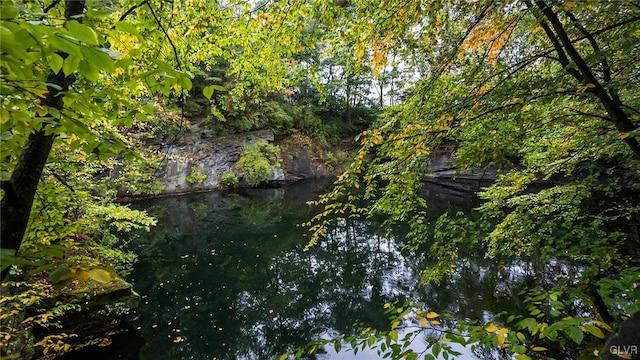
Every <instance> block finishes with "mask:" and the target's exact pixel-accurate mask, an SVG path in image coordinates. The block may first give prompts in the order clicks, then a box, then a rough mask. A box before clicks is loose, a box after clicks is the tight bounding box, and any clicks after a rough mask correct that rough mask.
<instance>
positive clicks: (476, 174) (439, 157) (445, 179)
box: [424, 145, 497, 192]
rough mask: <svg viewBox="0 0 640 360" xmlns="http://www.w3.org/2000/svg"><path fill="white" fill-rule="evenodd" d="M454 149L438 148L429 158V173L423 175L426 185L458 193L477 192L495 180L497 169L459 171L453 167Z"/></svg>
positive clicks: (445, 146)
mask: <svg viewBox="0 0 640 360" xmlns="http://www.w3.org/2000/svg"><path fill="white" fill-rule="evenodd" d="M454 153H455V147H454V146H452V145H441V146H438V147H437V148H436V149H435V151H434V152H433V153H432V154H431V156H429V170H430V171H429V172H428V173H426V174H425V175H424V180H425V181H426V182H428V183H435V184H437V185H440V186H445V187H450V188H452V189H455V190H460V191H472V192H473V191H478V190H480V188H481V187H483V186H487V185H489V184H491V183H493V182H494V181H495V180H496V178H497V173H496V171H497V167H489V168H485V169H480V168H478V169H473V170H467V171H460V170H459V169H458V168H456V165H455V155H454Z"/></svg>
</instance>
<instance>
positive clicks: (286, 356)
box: [280, 353, 289, 360]
mask: <svg viewBox="0 0 640 360" xmlns="http://www.w3.org/2000/svg"><path fill="white" fill-rule="evenodd" d="M288 357H289V353H284V354H282V355H280V360H284V359H286V358H288Z"/></svg>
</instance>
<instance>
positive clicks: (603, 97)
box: [525, 0, 640, 159]
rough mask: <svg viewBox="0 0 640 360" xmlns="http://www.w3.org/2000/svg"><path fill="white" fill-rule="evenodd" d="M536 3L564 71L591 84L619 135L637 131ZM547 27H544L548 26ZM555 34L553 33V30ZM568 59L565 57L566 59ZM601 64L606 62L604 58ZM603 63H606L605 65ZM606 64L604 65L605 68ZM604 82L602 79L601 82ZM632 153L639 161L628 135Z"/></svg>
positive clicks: (544, 5)
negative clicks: (572, 63) (573, 64)
mask: <svg viewBox="0 0 640 360" xmlns="http://www.w3.org/2000/svg"><path fill="white" fill-rule="evenodd" d="M525 4H526V5H527V7H528V8H529V9H533V5H532V3H531V1H530V0H527V1H525ZM535 4H536V5H537V7H538V8H539V9H540V11H541V13H542V15H541V17H538V20H540V22H541V25H542V27H543V29H544V30H545V33H546V34H547V36H548V37H549V40H551V42H552V43H553V44H554V47H555V48H556V51H557V53H558V56H559V59H560V60H561V61H560V63H561V64H562V65H563V66H564V67H565V68H566V69H567V72H569V74H570V75H572V76H574V77H575V78H576V79H577V80H579V81H581V82H584V83H585V84H593V86H594V89H593V93H594V94H595V95H596V97H597V98H598V100H599V101H600V103H601V104H602V106H603V107H604V109H605V111H606V112H607V114H608V115H609V118H610V119H611V122H612V123H613V125H614V126H615V128H616V130H618V131H619V132H620V133H621V134H625V133H629V132H632V131H634V130H636V129H637V128H638V127H637V126H636V125H635V124H634V123H633V121H631V119H630V118H629V116H628V115H627V114H626V113H625V112H624V110H623V109H622V107H623V104H621V103H619V102H618V101H616V99H618V97H617V96H616V95H615V94H613V96H612V95H611V94H609V93H608V92H607V90H606V89H605V86H603V84H602V83H601V82H600V81H599V80H598V79H597V78H596V76H595V74H594V73H593V71H592V70H591V67H589V65H588V64H587V62H586V61H585V59H584V58H583V57H582V56H581V55H580V54H579V53H578V51H577V50H576V48H575V47H574V46H573V43H572V42H571V40H570V39H569V35H568V34H567V32H566V30H565V28H564V25H563V24H562V22H561V21H560V19H559V18H558V16H557V14H556V13H555V12H554V11H553V10H552V8H551V6H550V4H549V3H548V2H547V1H544V0H535ZM546 22H548V24H549V25H550V27H549V25H547V23H546ZM552 29H553V31H555V34H554V32H553V31H552ZM590 41H591V45H592V46H593V47H594V48H595V49H598V48H599V46H598V45H597V43H595V39H594V38H591V39H590ZM567 56H568V58H567ZM569 58H570V59H571V61H573V62H574V63H575V64H576V67H577V71H576V70H575V69H572V68H570V67H568V66H567V65H568V64H569V63H568V61H569ZM603 59H604V60H603V61H606V59H605V58H603ZM605 63H606V62H605ZM608 66H609V65H608V64H607V67H608ZM606 81H607V79H606V77H605V79H604V82H605V83H606ZM623 141H624V142H625V143H626V144H627V145H628V146H629V148H630V149H631V151H632V152H633V156H634V158H635V159H640V143H639V142H638V140H637V139H636V138H635V137H633V136H627V137H626V138H624V140H623Z"/></svg>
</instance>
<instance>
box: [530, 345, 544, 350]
mask: <svg viewBox="0 0 640 360" xmlns="http://www.w3.org/2000/svg"><path fill="white" fill-rule="evenodd" d="M531 350H533V351H547V348H546V347H542V346H536V347H533V348H531Z"/></svg>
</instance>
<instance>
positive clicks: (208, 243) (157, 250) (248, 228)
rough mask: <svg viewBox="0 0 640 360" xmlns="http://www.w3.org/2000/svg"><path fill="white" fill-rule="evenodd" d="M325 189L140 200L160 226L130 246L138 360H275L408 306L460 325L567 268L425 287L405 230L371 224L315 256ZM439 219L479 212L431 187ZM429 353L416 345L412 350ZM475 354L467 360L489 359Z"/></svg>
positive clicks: (487, 273) (489, 272)
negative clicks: (390, 307)
mask: <svg viewBox="0 0 640 360" xmlns="http://www.w3.org/2000/svg"><path fill="white" fill-rule="evenodd" d="M327 185H328V183H327V182H326V181H325V182H322V181H306V182H300V183H296V184H293V185H290V186H287V187H285V188H277V189H245V190H239V191H238V192H234V193H227V194H222V193H216V192H212V193H206V194H196V195H188V196H180V197H171V198H165V199H157V200H151V201H145V202H141V203H136V204H135V207H136V208H138V209H146V210H147V211H149V213H151V214H153V215H155V216H156V217H157V218H158V226H157V227H155V228H153V229H152V231H151V232H150V233H149V234H144V235H142V237H141V238H139V239H136V240H134V241H132V242H131V244H130V246H131V249H132V250H133V251H135V252H136V253H137V254H138V256H139V261H138V262H137V263H136V265H135V267H134V270H133V271H132V273H131V275H130V279H129V280H131V281H132V282H133V284H134V286H135V289H136V291H137V292H138V293H140V294H141V301H140V305H139V308H138V310H137V314H136V317H135V319H133V322H134V325H135V326H137V327H138V331H139V332H140V333H141V335H142V337H143V339H144V345H143V346H142V348H141V349H140V353H139V357H140V359H154V360H158V359H208V360H211V359H270V358H273V357H274V356H277V355H279V354H281V353H283V352H285V351H287V350H289V349H292V348H296V347H299V346H304V345H305V344H306V343H307V342H308V341H309V340H311V339H314V338H318V337H328V336H336V335H339V334H351V333H352V332H353V331H354V329H355V328H354V323H356V322H359V323H362V324H364V325H365V326H370V327H372V328H377V329H388V328H389V322H388V319H387V316H386V314H385V313H384V310H385V309H384V304H385V303H387V302H392V301H395V300H401V301H404V300H405V299H412V300H414V301H420V302H423V303H425V304H426V306H428V307H429V308H430V309H433V310H434V311H439V312H440V311H445V312H451V313H454V314H456V315H457V316H458V317H460V318H470V319H483V320H490V319H491V318H492V317H493V316H494V314H497V313H498V312H501V311H512V312H518V311H520V310H519V309H516V308H514V307H515V306H517V301H514V299H515V296H516V294H517V293H518V292H519V291H521V290H522V289H524V288H526V287H527V286H530V285H531V284H532V282H540V281H553V279H554V278H555V277H557V276H563V275H564V274H566V272H567V271H569V269H568V268H567V267H566V266H565V265H562V264H556V265H557V266H542V267H541V266H534V265H532V264H531V263H524V262H522V261H519V260H511V261H509V262H504V261H496V260H486V259H484V258H483V257H482V256H481V255H469V256H465V257H462V258H461V260H460V261H459V263H458V267H457V268H456V273H455V275H454V276H452V277H451V278H448V279H445V280H444V281H443V282H441V283H440V284H439V285H428V286H420V271H421V270H423V269H424V268H425V266H428V264H425V263H424V261H423V260H421V259H420V258H419V257H418V258H416V257H415V256H408V254H407V252H406V251H404V250H403V239H402V231H401V230H397V231H395V232H394V233H392V235H390V236H386V235H385V234H386V233H387V231H386V230H385V229H382V228H381V227H380V226H379V225H378V224H377V223H376V222H375V221H373V220H364V219H363V220H348V221H347V222H341V223H339V224H337V225H336V226H335V227H334V228H332V230H331V231H330V232H329V234H328V237H327V239H326V240H324V241H322V242H321V243H319V244H318V245H317V246H315V247H313V248H312V249H311V250H309V251H303V249H304V246H305V245H306V244H307V242H308V237H307V236H306V230H305V229H304V228H303V227H301V226H298V224H300V223H302V222H304V221H307V220H308V219H309V218H310V216H312V215H313V213H312V210H311V209H309V208H308V207H307V206H306V205H305V203H306V201H308V200H311V199H312V198H314V197H315V196H317V195H318V194H320V193H321V192H322V191H323V190H324V189H325V188H326V186H327ZM425 196H426V197H428V199H429V203H430V204H431V206H432V208H433V210H434V218H433V219H434V220H435V218H437V216H438V215H439V214H441V213H443V212H447V211H472V210H471V209H472V208H473V207H474V206H475V205H477V203H476V202H475V201H476V200H475V199H474V198H473V197H472V196H470V195H465V194H460V193H456V192H451V191H448V190H447V189H446V188H441V187H438V186H435V185H430V187H429V188H427V189H426V190H425ZM422 344H424V343H423V342H421V340H420V339H418V340H417V341H416V342H415V344H414V346H415V347H418V348H420V346H424V345H422ZM315 356H317V358H319V359H356V358H357V359H371V358H375V352H374V351H372V352H369V353H366V352H365V353H359V354H358V356H354V355H353V353H352V352H350V351H348V350H345V349H343V350H342V351H341V352H340V353H339V354H336V353H335V352H333V350H332V348H331V347H327V349H324V351H321V353H320V354H318V355H315ZM491 356H492V355H491V354H484V355H483V354H479V353H476V354H471V353H470V352H469V351H466V355H465V357H468V358H472V357H486V358H491Z"/></svg>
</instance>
